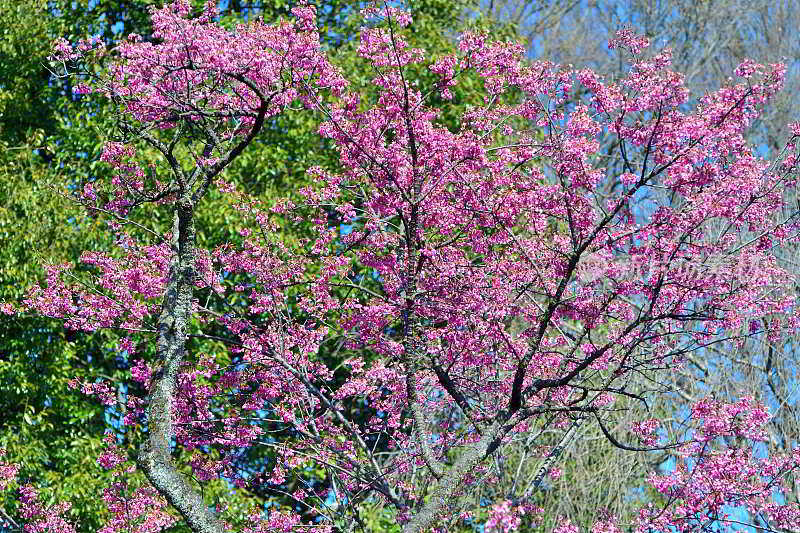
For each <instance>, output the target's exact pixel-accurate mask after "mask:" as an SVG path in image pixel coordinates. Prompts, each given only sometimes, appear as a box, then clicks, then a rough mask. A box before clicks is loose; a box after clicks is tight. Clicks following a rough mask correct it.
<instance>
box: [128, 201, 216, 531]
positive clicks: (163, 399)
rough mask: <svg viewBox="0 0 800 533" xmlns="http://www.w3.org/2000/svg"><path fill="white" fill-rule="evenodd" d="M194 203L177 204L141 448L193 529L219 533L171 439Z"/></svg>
mask: <svg viewBox="0 0 800 533" xmlns="http://www.w3.org/2000/svg"><path fill="white" fill-rule="evenodd" d="M192 217H193V205H192V203H191V202H190V201H188V200H184V201H182V202H180V203H179V204H178V205H176V207H175V215H174V220H173V227H172V241H171V245H172V259H171V262H170V269H169V279H168V282H167V288H166V292H165V295H164V302H163V304H162V308H161V314H160V315H159V318H158V340H157V344H156V348H157V351H158V357H159V359H160V361H161V363H162V367H161V369H160V370H159V371H158V372H157V373H156V375H155V378H154V379H153V381H152V383H151V385H150V387H151V388H150V396H149V404H148V406H147V423H148V432H147V441H146V442H145V443H144V444H143V446H142V447H141V449H140V451H139V464H140V465H141V467H142V469H143V470H144V473H145V475H146V476H147V478H148V479H149V480H150V482H151V483H152V484H153V486H154V487H155V488H156V489H158V491H159V492H160V493H161V494H162V495H164V497H165V498H166V499H167V501H168V502H169V503H170V504H171V505H172V506H173V507H174V508H175V509H177V510H178V512H179V513H180V514H181V516H182V517H183V518H184V520H186V523H187V524H188V525H189V527H190V528H191V529H192V531H194V532H195V533H223V532H224V531H225V528H224V526H223V524H222V522H221V521H220V520H219V519H218V518H217V517H216V516H215V515H214V513H213V512H212V511H211V510H210V509H209V506H208V505H207V504H206V502H205V501H204V500H203V497H202V496H201V495H200V494H199V493H198V492H197V491H196V490H195V489H194V488H193V487H192V486H191V485H189V483H188V482H187V481H186V478H185V477H184V476H183V475H182V474H181V473H180V472H179V471H178V469H177V468H176V467H175V464H174V463H173V461H172V456H171V453H170V440H171V439H172V435H173V434H174V432H173V419H172V416H173V414H172V411H173V408H174V401H175V395H176V393H177V377H178V371H179V370H180V365H181V362H182V361H183V358H184V356H185V353H186V341H187V339H188V327H189V317H190V315H191V305H192V293H193V282H194V277H195V272H194V268H195V267H194V241H195V235H194V223H193V220H192Z"/></svg>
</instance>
